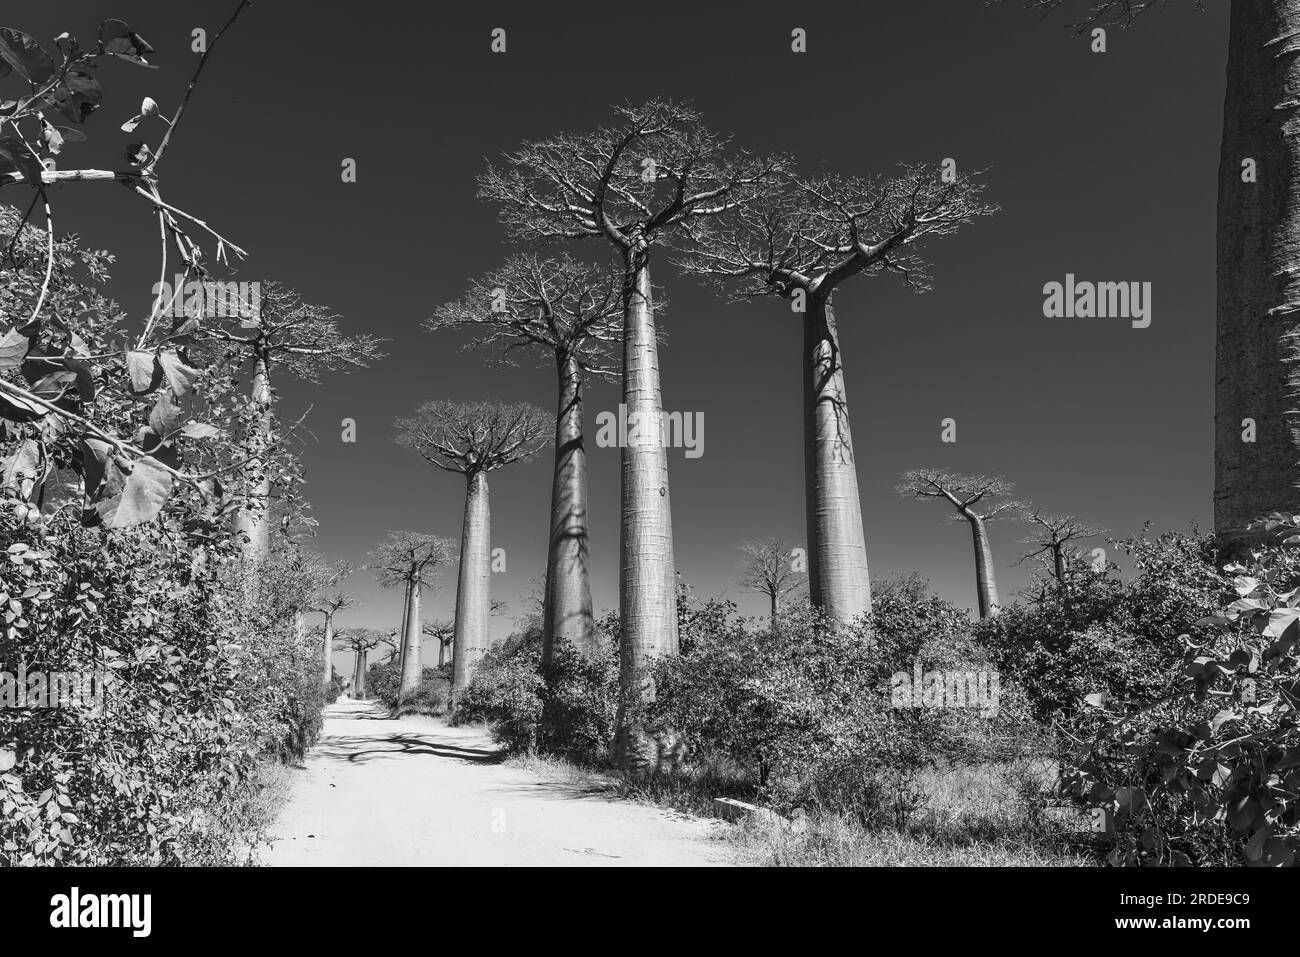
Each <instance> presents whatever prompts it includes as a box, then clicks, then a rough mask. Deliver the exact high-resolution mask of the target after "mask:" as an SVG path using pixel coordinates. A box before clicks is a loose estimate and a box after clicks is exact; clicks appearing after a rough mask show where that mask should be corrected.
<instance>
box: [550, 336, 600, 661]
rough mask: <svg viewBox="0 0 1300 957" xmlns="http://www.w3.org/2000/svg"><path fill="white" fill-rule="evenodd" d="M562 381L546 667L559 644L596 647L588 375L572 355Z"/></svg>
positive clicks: (563, 364)
mask: <svg viewBox="0 0 1300 957" xmlns="http://www.w3.org/2000/svg"><path fill="white" fill-rule="evenodd" d="M556 359H557V363H558V366H559V378H560V390H559V391H560V394H559V408H558V410H557V414H556V417H555V476H554V480H553V483H552V485H551V539H550V547H549V549H548V551H547V555H546V596H545V599H544V605H543V612H542V663H543V664H549V663H550V661H551V652H552V651H553V649H554V647H555V644H556V642H568V643H570V644H571V645H573V646H574V648H576V649H577V650H578V651H580V652H582V653H584V654H587V653H590V652H591V651H592V650H593V648H592V646H593V644H594V641H593V635H594V630H595V629H594V623H593V620H592V611H591V576H590V572H589V570H588V561H589V554H588V536H587V452H586V449H585V448H584V447H583V413H582V370H581V369H580V368H579V367H578V361H577V359H576V358H575V357H574V356H571V355H567V356H566V355H562V354H561V355H557V357H556Z"/></svg>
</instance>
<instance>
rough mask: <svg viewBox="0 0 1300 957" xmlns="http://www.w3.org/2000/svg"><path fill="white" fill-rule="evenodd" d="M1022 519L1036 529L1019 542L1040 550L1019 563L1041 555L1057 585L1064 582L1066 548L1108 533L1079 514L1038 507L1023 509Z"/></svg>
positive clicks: (1034, 551)
mask: <svg viewBox="0 0 1300 957" xmlns="http://www.w3.org/2000/svg"><path fill="white" fill-rule="evenodd" d="M1020 520H1021V521H1022V522H1026V523H1028V524H1030V525H1033V526H1034V530H1033V531H1032V532H1031V533H1030V534H1029V535H1027V536H1026V537H1025V538H1022V539H1021V540H1020V542H1021V544H1023V545H1036V546H1038V547H1037V548H1035V549H1034V550H1033V551H1032V552H1028V553H1027V554H1025V555H1023V556H1021V558H1020V560H1019V561H1017V562H1016V564H1017V565H1019V564H1020V563H1021V562H1025V561H1028V560H1029V559H1031V558H1038V557H1040V556H1041V557H1042V558H1043V561H1044V563H1048V562H1050V568H1051V570H1052V575H1053V576H1054V577H1055V578H1056V580H1057V581H1058V582H1064V581H1065V569H1066V558H1067V557H1068V556H1067V548H1068V546H1069V545H1070V543H1071V542H1075V541H1080V540H1082V539H1085V538H1095V537H1096V536H1098V535H1102V534H1104V533H1105V531H1106V530H1105V529H1104V528H1102V527H1101V526H1099V525H1093V524H1092V523H1090V522H1085V521H1084V520H1083V519H1081V518H1079V517H1078V516H1076V515H1058V514H1054V513H1050V512H1045V511H1044V510H1043V509H1041V508H1039V507H1038V506H1036V505H1032V506H1031V505H1026V506H1023V507H1022V508H1021V509H1020Z"/></svg>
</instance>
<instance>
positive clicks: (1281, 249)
mask: <svg viewBox="0 0 1300 957" xmlns="http://www.w3.org/2000/svg"><path fill="white" fill-rule="evenodd" d="M1022 2H1023V3H1024V5H1026V6H1028V7H1031V8H1034V9H1036V10H1042V11H1050V10H1053V9H1056V8H1058V7H1067V6H1070V4H1069V3H1067V2H1066V0H1022ZM1077 6H1078V9H1080V10H1082V11H1084V13H1083V16H1082V17H1081V18H1080V19H1079V20H1078V21H1076V22H1075V23H1073V24H1072V26H1073V27H1074V28H1075V29H1077V30H1079V31H1081V32H1083V31H1088V30H1092V29H1096V28H1098V27H1101V28H1104V27H1107V26H1119V27H1127V26H1129V25H1131V24H1132V23H1133V22H1134V21H1135V20H1136V19H1137V18H1138V17H1139V16H1141V15H1142V14H1144V13H1148V12H1150V11H1151V10H1152V9H1154V8H1156V7H1163V6H1173V4H1166V3H1165V2H1164V0H1085V2H1081V3H1079V4H1078V5H1077ZM1183 6H1186V7H1188V8H1189V9H1192V8H1200V7H1202V6H1203V4H1202V3H1201V2H1200V0H1187V2H1186V3H1184V4H1183ZM1144 19H1145V18H1144ZM1297 54H1300V3H1297V2H1296V0H1254V2H1250V3H1247V2H1244V0H1237V2H1234V3H1232V5H1231V11H1230V14H1229V24H1228V77H1227V90H1226V94H1225V97H1224V105H1223V134H1222V138H1221V140H1220V144H1219V181H1218V217H1217V218H1218V227H1217V258H1216V272H1217V275H1218V293H1217V297H1216V299H1217V305H1216V322H1215V328H1216V332H1215V343H1216V349H1215V372H1214V382H1215V386H1214V530H1215V534H1216V536H1217V537H1218V540H1219V544H1220V547H1221V548H1222V549H1223V550H1224V551H1225V552H1230V551H1237V550H1239V549H1240V548H1242V547H1245V546H1247V545H1249V544H1250V543H1251V542H1252V541H1256V540H1257V536H1259V535H1261V534H1263V533H1262V532H1261V531H1260V530H1259V529H1251V530H1249V531H1248V530H1247V526H1248V525H1249V524H1250V523H1252V522H1254V521H1255V520H1257V519H1259V518H1263V517H1265V516H1267V515H1270V514H1272V513H1274V512H1286V513H1293V512H1295V511H1296V510H1297V508H1298V504H1297V503H1300V491H1297V481H1298V480H1300V468H1298V467H1300V257H1298V256H1297V252H1296V250H1297V248H1300V177H1298V176H1297V175H1296V171H1297V169H1300V141H1298V140H1297V137H1296V135H1295V126H1296V116H1297V111H1300V98H1297V96H1296V90H1297V89H1300V58H1298V57H1297ZM1247 420H1249V421H1247Z"/></svg>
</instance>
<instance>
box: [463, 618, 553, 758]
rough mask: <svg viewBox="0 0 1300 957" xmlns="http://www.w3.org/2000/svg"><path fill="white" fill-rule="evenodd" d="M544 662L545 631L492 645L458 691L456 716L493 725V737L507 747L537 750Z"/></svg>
mask: <svg viewBox="0 0 1300 957" xmlns="http://www.w3.org/2000/svg"><path fill="white" fill-rule="evenodd" d="M541 666H542V642H541V636H540V635H537V634H535V633H534V634H528V635H525V636H522V637H521V638H519V639H518V640H513V641H506V642H503V643H501V644H499V645H497V646H496V647H494V648H490V649H489V650H488V651H487V652H485V653H484V655H483V657H482V658H480V659H479V663H478V665H477V667H476V668H475V670H474V677H473V678H472V679H471V680H470V682H469V684H467V685H466V686H465V687H464V688H462V689H461V690H460V692H459V693H457V695H456V702H455V709H454V710H453V712H452V719H453V720H454V721H455V723H456V724H467V723H469V722H473V721H485V722H487V723H489V724H491V725H492V733H493V737H495V738H496V740H497V741H498V742H500V743H501V744H503V745H504V746H505V747H506V749H507V750H509V751H518V752H527V751H533V750H535V749H536V747H537V740H538V727H539V725H540V724H541V720H542V691H543V689H544V688H545V685H546V683H545V681H544V680H543V679H542V674H541Z"/></svg>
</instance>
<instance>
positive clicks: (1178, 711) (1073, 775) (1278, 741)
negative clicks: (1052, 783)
mask: <svg viewBox="0 0 1300 957" xmlns="http://www.w3.org/2000/svg"><path fill="white" fill-rule="evenodd" d="M1269 530H1270V531H1278V530H1281V531H1282V532H1283V533H1286V534H1289V535H1290V537H1288V538H1287V540H1286V543H1284V544H1281V545H1273V546H1269V547H1262V548H1259V549H1257V550H1255V551H1254V552H1253V553H1252V555H1251V557H1250V559H1249V561H1248V562H1246V563H1237V564H1233V565H1230V566H1228V567H1227V569H1226V574H1227V575H1228V576H1231V579H1230V580H1231V583H1232V587H1233V591H1234V593H1235V594H1234V598H1235V600H1232V601H1230V602H1229V601H1225V602H1224V607H1223V608H1222V609H1220V610H1219V611H1218V612H1216V613H1215V614H1212V615H1208V616H1206V617H1205V618H1203V619H1201V620H1199V621H1196V622H1192V623H1191V624H1190V626H1189V627H1188V633H1187V634H1185V635H1183V636H1182V638H1181V641H1180V644H1181V645H1182V647H1183V653H1182V654H1181V655H1180V661H1179V667H1178V668H1177V669H1171V673H1170V674H1169V675H1168V676H1167V680H1166V681H1165V682H1164V683H1163V686H1162V687H1160V688H1158V689H1155V692H1154V693H1153V694H1148V695H1146V696H1143V697H1138V698H1133V699H1126V698H1118V697H1112V696H1111V695H1109V694H1107V693H1103V692H1099V693H1095V694H1093V695H1090V696H1089V698H1088V701H1087V705H1088V710H1089V712H1090V715H1091V718H1092V723H1093V725H1094V733H1092V734H1089V735H1088V736H1087V738H1086V739H1085V740H1084V741H1083V742H1082V744H1081V746H1080V747H1079V748H1078V750H1077V752H1076V753H1075V754H1074V755H1073V756H1072V760H1071V761H1070V762H1069V763H1068V764H1067V767H1066V770H1065V774H1064V776H1063V780H1064V783H1065V786H1066V788H1067V790H1068V791H1069V792H1070V793H1072V794H1073V795H1074V796H1075V797H1076V798H1078V799H1079V801H1081V802H1082V803H1085V804H1087V805H1089V806H1092V807H1095V808H1099V809H1101V810H1103V811H1105V812H1106V813H1107V814H1109V815H1111V816H1112V818H1113V821H1114V827H1115V835H1114V843H1113V847H1112V848H1111V851H1110V855H1109V858H1108V860H1109V861H1110V862H1111V863H1112V864H1119V865H1138V864H1165V865H1168V864H1173V865H1188V864H1195V865H1236V864H1242V863H1245V864H1250V865H1265V866H1293V865H1295V864H1296V859H1297V852H1298V851H1300V731H1298V730H1297V729H1298V727H1300V723H1298V722H1297V714H1298V711H1300V706H1298V704H1297V702H1300V653H1298V652H1297V648H1298V647H1300V607H1298V606H1300V601H1298V600H1297V595H1300V549H1298V548H1297V547H1296V545H1297V544H1300V535H1297V534H1294V533H1296V532H1300V516H1276V517H1275V518H1274V519H1273V520H1271V522H1270V523H1269ZM1160 577H1161V581H1162V584H1161V587H1160V588H1159V589H1158V592H1159V593H1163V594H1165V595H1168V596H1170V601H1169V602H1168V603H1161V604H1160V606H1159V608H1160V612H1161V614H1162V615H1163V616H1164V617H1166V618H1167V619H1168V620H1169V622H1171V623H1176V624H1183V623H1184V622H1185V621H1186V618H1187V617H1188V616H1189V614H1191V613H1194V610H1195V609H1197V607H1198V605H1199V603H1200V599H1201V596H1202V593H1203V592H1202V588H1203V587H1204V585H1205V581H1206V579H1205V576H1203V575H1198V576H1196V577H1192V578H1191V580H1190V581H1186V580H1185V581H1184V582H1183V583H1182V587H1179V585H1180V583H1179V581H1177V580H1176V579H1173V576H1172V575H1171V574H1170V570H1169V569H1168V568H1166V569H1165V570H1164V572H1163V573H1162V574H1161V576H1160ZM1189 577H1190V576H1189ZM1178 602H1183V603H1185V605H1184V607H1182V608H1179V607H1177V603H1178Z"/></svg>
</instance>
